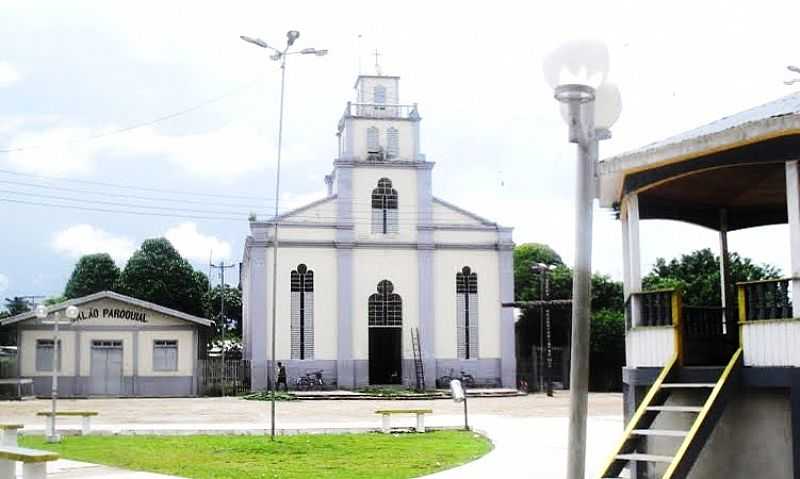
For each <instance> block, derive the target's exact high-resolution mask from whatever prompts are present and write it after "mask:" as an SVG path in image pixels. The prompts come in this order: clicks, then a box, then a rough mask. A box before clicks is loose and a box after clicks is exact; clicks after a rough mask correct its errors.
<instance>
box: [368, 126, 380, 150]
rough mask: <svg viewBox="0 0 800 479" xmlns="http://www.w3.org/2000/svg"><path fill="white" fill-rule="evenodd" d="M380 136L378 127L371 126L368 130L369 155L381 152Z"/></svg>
mask: <svg viewBox="0 0 800 479" xmlns="http://www.w3.org/2000/svg"><path fill="white" fill-rule="evenodd" d="M379 136H380V131H378V128H377V127H374V126H371V127H369V128H367V155H369V154H370V153H378V152H379V151H380V149H381V145H380V139H379Z"/></svg>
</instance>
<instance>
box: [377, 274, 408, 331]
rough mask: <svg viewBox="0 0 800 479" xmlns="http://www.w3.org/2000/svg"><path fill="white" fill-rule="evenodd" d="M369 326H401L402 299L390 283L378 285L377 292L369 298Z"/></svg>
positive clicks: (385, 282)
mask: <svg viewBox="0 0 800 479" xmlns="http://www.w3.org/2000/svg"><path fill="white" fill-rule="evenodd" d="M369 326H403V298H401V297H400V295H399V294H397V293H395V292H394V285H393V284H392V282H391V281H388V280H385V279H384V280H383V281H381V282H380V283H378V292H377V293H373V294H372V295H371V296H370V297H369Z"/></svg>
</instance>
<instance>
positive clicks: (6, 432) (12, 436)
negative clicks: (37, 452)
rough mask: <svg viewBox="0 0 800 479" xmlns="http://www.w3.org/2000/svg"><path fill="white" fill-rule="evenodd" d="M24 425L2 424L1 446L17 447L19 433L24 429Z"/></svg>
mask: <svg viewBox="0 0 800 479" xmlns="http://www.w3.org/2000/svg"><path fill="white" fill-rule="evenodd" d="M23 427H24V426H23V425H22V424H0V446H9V447H16V446H17V431H19V430H20V429H22V428H23Z"/></svg>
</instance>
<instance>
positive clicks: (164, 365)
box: [153, 339, 178, 371]
mask: <svg viewBox="0 0 800 479" xmlns="http://www.w3.org/2000/svg"><path fill="white" fill-rule="evenodd" d="M177 370H178V341H177V340H174V339H156V340H155V341H153V371H177Z"/></svg>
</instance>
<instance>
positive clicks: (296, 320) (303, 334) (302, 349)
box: [291, 264, 314, 359]
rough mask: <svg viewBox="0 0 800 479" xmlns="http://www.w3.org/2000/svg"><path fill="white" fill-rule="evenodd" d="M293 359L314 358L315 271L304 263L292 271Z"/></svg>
mask: <svg viewBox="0 0 800 479" xmlns="http://www.w3.org/2000/svg"><path fill="white" fill-rule="evenodd" d="M291 279H292V284H291V294H292V325H291V334H292V359H313V358H314V272H313V271H311V270H310V269H308V267H307V266H306V265H304V264H299V265H297V269H295V270H294V271H292V278H291Z"/></svg>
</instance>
